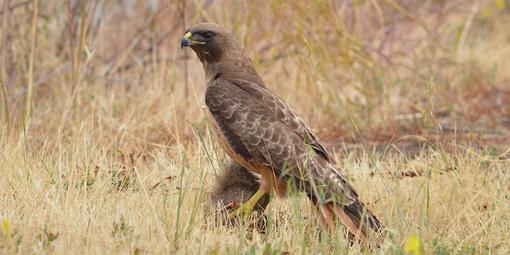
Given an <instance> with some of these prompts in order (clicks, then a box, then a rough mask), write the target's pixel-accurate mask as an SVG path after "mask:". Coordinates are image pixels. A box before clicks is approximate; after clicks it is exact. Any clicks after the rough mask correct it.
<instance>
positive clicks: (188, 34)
mask: <svg viewBox="0 0 510 255" xmlns="http://www.w3.org/2000/svg"><path fill="white" fill-rule="evenodd" d="M184 38H186V39H188V40H190V42H192V43H193V44H205V42H201V41H195V40H193V38H192V37H191V32H187V33H186V34H185V35H184Z"/></svg>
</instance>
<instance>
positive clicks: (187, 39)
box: [181, 32, 205, 49]
mask: <svg viewBox="0 0 510 255" xmlns="http://www.w3.org/2000/svg"><path fill="white" fill-rule="evenodd" d="M198 44H205V42H201V41H195V40H193V38H192V37H191V32H187V33H186V34H185V35H184V37H182V39H181V49H183V48H184V47H187V46H193V45H198Z"/></svg>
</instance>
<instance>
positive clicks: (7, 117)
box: [0, 0, 11, 130]
mask: <svg viewBox="0 0 510 255" xmlns="http://www.w3.org/2000/svg"><path fill="white" fill-rule="evenodd" d="M2 13H3V14H4V17H3V21H2V60H1V61H2V65H1V66H2V70H0V72H1V75H2V97H3V101H4V117H5V123H6V124H7V130H9V127H10V126H11V117H10V112H9V103H8V101H7V98H8V96H7V70H6V68H7V67H6V66H7V60H6V58H7V56H6V55H7V22H8V19H7V17H8V16H9V1H8V0H4V7H3V11H2Z"/></svg>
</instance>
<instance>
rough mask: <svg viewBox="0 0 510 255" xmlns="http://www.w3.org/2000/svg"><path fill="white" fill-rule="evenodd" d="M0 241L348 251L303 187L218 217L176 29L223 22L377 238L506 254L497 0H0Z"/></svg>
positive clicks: (509, 100) (504, 98)
mask: <svg viewBox="0 0 510 255" xmlns="http://www.w3.org/2000/svg"><path fill="white" fill-rule="evenodd" d="M1 5H2V6H0V9H2V13H1V16H0V17H1V18H0V20H1V28H0V29H1V30H0V38H1V41H0V45H1V48H0V52H1V55H0V84H1V92H2V93H1V98H0V103H1V104H0V105H1V106H0V117H1V120H0V253H1V254H14V253H20V254H31V253H35V254H47V253H49V254H116V253H119V254H241V253H242V254H334V253H337V254H338V253H341V254H358V253H370V252H374V251H369V250H366V249H363V248H362V247H360V246H359V245H357V244H355V245H353V246H349V245H348V244H347V242H346V240H345V237H344V230H343V228H341V227H339V228H338V230H337V231H336V232H334V233H332V236H327V235H324V234H323V233H322V234H321V229H320V227H319V225H318V224H317V220H316V217H315V216H314V214H313V210H312V208H311V206H310V204H309V203H308V202H307V201H306V198H305V197H304V196H303V195H300V194H294V195H291V196H289V197H288V198H287V199H285V200H282V199H275V200H274V201H273V202H272V203H271V204H270V206H269V207H268V210H267V218H268V224H267V229H266V231H265V232H264V233H260V232H257V231H252V230H250V229H249V228H248V227H246V226H243V225H239V226H235V227H233V228H229V227H225V226H221V225H218V224H215V223H214V221H213V220H212V219H213V216H212V215H211V214H210V213H207V212H206V210H205V208H206V207H207V204H208V201H209V200H208V191H209V190H210V188H211V185H212V183H213V181H214V176H215V174H216V173H217V172H218V171H221V168H222V167H223V166H224V164H225V163H226V162H227V158H226V156H225V155H224V154H223V152H221V150H219V148H218V145H217V144H216V143H215V142H214V140H213V138H212V137H211V133H210V129H209V126H208V124H207V122H206V121H205V115H204V109H203V108H202V106H203V94H204V78H203V73H202V66H201V65H200V63H199V61H198V60H197V59H196V57H195V56H194V54H192V52H191V51H188V50H185V51H181V49H180V46H179V41H180V38H181V36H182V35H183V32H184V31H185V28H186V27H187V26H190V25H192V24H194V23H197V22H200V21H214V22H216V23H220V24H223V25H225V26H227V27H229V28H230V29H231V30H232V31H233V33H234V35H235V36H236V38H238V39H239V41H240V42H241V43H242V44H243V45H244V46H245V47H246V50H247V52H248V54H249V55H250V56H251V57H252V60H253V61H254V62H255V64H256V66H257V68H258V70H259V73H260V74H261V76H262V77H263V79H264V80H265V82H266V84H267V85H268V87H270V88H271V89H272V90H274V91H276V92H277V93H278V94H279V95H281V97H283V98H284V99H285V100H287V101H288V102H289V103H290V104H291V105H292V106H294V108H295V109H296V111H297V112H298V113H300V114H301V115H302V117H303V118H304V119H305V120H306V122H307V123H308V124H309V125H310V126H311V127H312V128H313V129H315V130H316V131H317V133H318V134H319V136H320V137H321V138H322V140H323V141H324V142H325V143H326V144H327V146H328V147H329V149H330V150H331V151H332V152H334V155H335V158H336V160H337V164H338V166H339V167H340V168H341V169H343V171H344V172H345V173H346V175H347V176H348V177H349V178H350V180H351V181H352V182H353V184H354V186H355V187H356V188H357V190H358V191H359V193H360V196H361V198H362V200H364V201H366V203H367V204H368V205H369V207H370V208H371V209H372V211H373V212H374V213H375V214H376V215H378V216H379V218H380V219H381V220H382V221H383V222H384V223H385V225H386V226H388V227H389V229H390V232H391V234H390V235H388V237H387V239H386V241H385V244H384V245H383V246H382V247H381V248H380V249H378V250H376V251H375V252H378V253H382V254H433V253H434V254H509V253H510V241H509V240H510V72H509V70H510V26H509V24H510V2H509V1H508V0H487V1H464V0H448V1H446V0H424V1H418V0H411V1H397V0H354V1H341V0H324V1H319V0H312V1H280V0H268V1H257V0H250V1H226V0H225V1H223V0H194V1H177V0H175V1H174V0H151V1H136V0H115V1H108V0H81V1H80V0H69V1H64V0H39V1H37V0H35V1H32V0H28V1H25V0H3V1H2V2H1Z"/></svg>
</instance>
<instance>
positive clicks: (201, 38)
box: [181, 23, 384, 242]
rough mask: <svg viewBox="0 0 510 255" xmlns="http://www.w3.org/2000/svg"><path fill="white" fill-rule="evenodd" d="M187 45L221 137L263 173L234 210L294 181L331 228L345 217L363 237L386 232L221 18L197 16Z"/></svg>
mask: <svg viewBox="0 0 510 255" xmlns="http://www.w3.org/2000/svg"><path fill="white" fill-rule="evenodd" d="M184 47H190V48H191V49H192V50H193V51H194V52H195V53H196V55H197V56H198V58H199V59H200V61H201V62H202V64H203V68H204V72H205V80H206V83H207V89H206V92H205V103H206V105H207V108H208V111H207V112H208V115H209V119H210V122H211V123H212V126H213V127H214V128H213V129H214V132H213V133H215V135H216V138H217V140H218V142H219V143H220V145H221V147H222V148H223V149H224V150H225V152H226V153H227V154H228V155H229V156H230V157H231V158H232V159H233V160H235V161H236V162H238V163H239V164H240V165H242V166H244V167H245V168H247V169H248V170H250V171H252V172H254V173H256V174H257V175H258V176H260V187H259V189H258V191H257V192H255V194H253V196H252V197H251V198H250V199H249V200H248V201H246V203H243V204H242V205H241V206H240V207H239V208H238V209H237V210H236V211H234V212H233V213H232V214H231V216H232V217H236V216H237V215H241V216H244V217H245V218H246V217H247V216H248V215H249V213H250V212H251V211H252V210H253V208H254V207H255V205H256V204H257V202H258V201H259V199H260V198H262V197H264V196H265V195H266V194H274V193H276V194H278V195H281V196H284V195H285V194H286V192H287V188H288V187H292V188H294V189H297V190H299V191H303V192H305V193H306V195H307V196H308V197H309V199H310V200H311V201H312V202H313V203H314V204H315V205H316V208H317V209H318V211H319V215H320V216H321V219H322V221H321V222H322V223H324V225H326V226H327V227H328V228H329V229H332V228H333V227H334V225H335V222H337V221H340V222H342V223H343V224H344V225H345V226H346V227H347V229H348V230H349V231H350V232H351V233H352V234H354V235H355V236H356V237H358V238H359V240H361V241H364V242H367V241H368V238H369V237H377V238H376V239H372V240H379V241H377V242H380V240H382V238H383V229H384V226H383V225H382V224H381V222H380V221H379V220H378V219H377V218H376V217H375V216H374V215H373V214H372V213H371V212H370V211H369V210H368V209H367V207H366V206H365V205H364V204H363V203H362V202H361V201H360V199H359V197H358V194H357V193H356V191H355V190H354V188H353V187H352V185H351V184H349V182H348V181H347V180H346V178H344V176H343V175H342V173H341V171H340V170H339V169H338V168H336V167H335V165H334V162H333V159H332V157H331V156H330V154H329V153H328V152H327V151H326V149H325V148H324V146H322V144H321V142H320V141H319V139H318V138H317V136H316V135H315V134H314V133H313V132H312V130H311V129H310V128H309V127H308V126H307V125H306V124H305V122H304V121H303V120H302V119H301V118H300V117H299V116H298V115H297V114H296V113H295V112H294V110H293V109H292V108H291V107H290V106H289V105H288V104H287V103H286V102H285V101H284V100H283V99H281V98H280V97H279V96H277V95H276V94H275V93H274V92H272V91H271V90H269V89H268V88H267V87H266V86H265V84H264V82H263V81H262V78H261V77H260V76H259V74H258V73H257V71H256V70H255V66H254V64H253V63H252V61H251V59H250V58H248V57H247V56H246V55H245V52H244V50H243V49H242V47H241V45H240V44H239V43H238V42H237V41H236V40H235V38H234V36H233V35H232V34H231V33H230V32H228V31H227V30H226V29H224V28H223V27H222V26H220V25H217V24H214V23H201V24H197V25H195V26H194V27H192V28H190V29H188V30H187V31H186V32H185V35H184V37H183V38H182V40H181V48H184Z"/></svg>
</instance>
